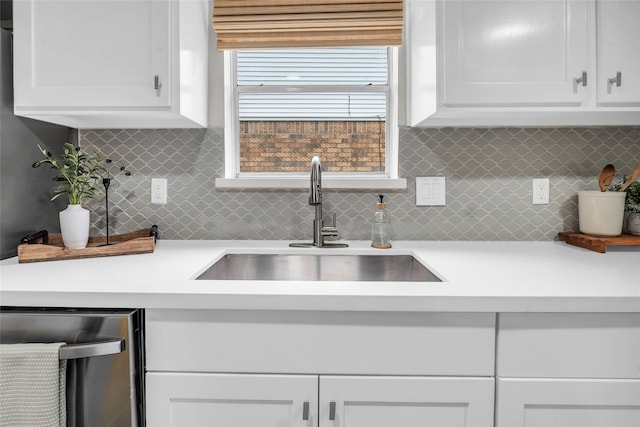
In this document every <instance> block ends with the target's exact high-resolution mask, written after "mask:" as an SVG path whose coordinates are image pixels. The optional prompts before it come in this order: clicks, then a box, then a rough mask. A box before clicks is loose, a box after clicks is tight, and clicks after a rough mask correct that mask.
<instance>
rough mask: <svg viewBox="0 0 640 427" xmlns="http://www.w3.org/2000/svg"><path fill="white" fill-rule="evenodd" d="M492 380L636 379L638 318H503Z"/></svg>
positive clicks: (577, 315) (590, 315)
mask: <svg viewBox="0 0 640 427" xmlns="http://www.w3.org/2000/svg"><path fill="white" fill-rule="evenodd" d="M498 325H499V326H498V356H497V357H498V376H501V377H566V378H640V313H508V314H500V316H499V324H498Z"/></svg>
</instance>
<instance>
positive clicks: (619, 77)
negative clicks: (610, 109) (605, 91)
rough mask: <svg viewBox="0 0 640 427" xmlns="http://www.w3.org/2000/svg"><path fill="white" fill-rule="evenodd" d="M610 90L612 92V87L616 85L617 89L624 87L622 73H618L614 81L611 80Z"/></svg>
mask: <svg viewBox="0 0 640 427" xmlns="http://www.w3.org/2000/svg"><path fill="white" fill-rule="evenodd" d="M608 81H609V90H611V86H613V84H614V83H615V85H616V87H620V86H622V72H621V71H618V72H616V76H615V77H614V78H612V79H609V80H608Z"/></svg>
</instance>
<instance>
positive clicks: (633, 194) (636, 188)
mask: <svg viewBox="0 0 640 427" xmlns="http://www.w3.org/2000/svg"><path fill="white" fill-rule="evenodd" d="M626 180H627V177H626V176H623V177H622V180H621V181H620V182H618V183H616V184H615V185H614V186H613V190H614V191H618V189H619V188H620V187H622V184H623V183H624V182H625V181H626ZM625 191H626V193H627V197H626V198H625V200H624V210H625V212H626V215H627V218H626V231H627V232H628V233H629V234H633V235H635V236H640V181H632V182H631V184H629V186H628V187H627V189H626V190H625Z"/></svg>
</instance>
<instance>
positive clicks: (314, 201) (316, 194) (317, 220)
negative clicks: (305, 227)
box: [289, 156, 349, 248]
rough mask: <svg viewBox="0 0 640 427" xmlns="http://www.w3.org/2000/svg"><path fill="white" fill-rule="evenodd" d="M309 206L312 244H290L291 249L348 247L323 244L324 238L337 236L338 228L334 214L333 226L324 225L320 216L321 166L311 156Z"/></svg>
mask: <svg viewBox="0 0 640 427" xmlns="http://www.w3.org/2000/svg"><path fill="white" fill-rule="evenodd" d="M309 205H311V206H314V207H315V216H314V218H313V243H291V244H290V245H289V246H292V247H311V246H316V247H340V248H345V247H347V246H349V245H347V244H346V243H325V241H324V238H325V237H327V236H337V235H338V227H337V226H336V214H335V213H334V214H333V224H332V225H331V226H325V225H324V219H323V214H322V165H321V164H320V158H319V157H318V156H313V158H312V159H311V176H310V187H309Z"/></svg>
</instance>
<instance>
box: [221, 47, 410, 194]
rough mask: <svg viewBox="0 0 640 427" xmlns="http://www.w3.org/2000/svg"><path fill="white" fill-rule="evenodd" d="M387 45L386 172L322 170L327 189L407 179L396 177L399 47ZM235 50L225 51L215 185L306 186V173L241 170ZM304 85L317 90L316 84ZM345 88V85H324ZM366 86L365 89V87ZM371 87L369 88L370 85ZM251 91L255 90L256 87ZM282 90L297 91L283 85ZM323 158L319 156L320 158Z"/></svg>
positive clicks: (388, 185)
mask: <svg viewBox="0 0 640 427" xmlns="http://www.w3.org/2000/svg"><path fill="white" fill-rule="evenodd" d="M387 49H388V67H389V68H388V93H387V117H386V118H385V120H386V144H385V145H386V147H385V149H386V165H385V172H369V173H363V172H347V173H344V172H343V173H339V172H324V173H323V175H322V184H323V187H324V188H329V189H385V190H403V189H406V185H407V184H406V179H404V178H399V177H398V143H399V129H398V55H399V52H398V50H399V49H398V48H396V47H389V48H387ZM235 56H236V52H235V51H229V50H228V51H225V52H224V110H225V113H224V157H225V160H224V165H225V167H224V170H225V173H224V177H223V178H216V188H219V189H227V190H234V189H236V190H242V189H261V188H264V189H308V187H309V175H308V174H307V173H293V172H272V173H268V172H262V173H248V172H242V173H241V172H240V137H239V124H240V122H239V108H238V102H237V100H238V93H239V92H240V91H241V89H239V88H238V85H237V79H236V77H237V69H236V60H235ZM305 89H311V90H316V91H317V90H318V88H317V87H314V88H309V87H305ZM331 89H334V90H335V89H340V90H344V86H335V87H334V86H330V87H323V88H322V91H331ZM365 90H366V89H365ZM369 90H370V89H369ZM253 91H256V90H255V89H254V90H253ZM283 91H299V90H298V89H295V88H290V87H286V88H283ZM321 160H322V159H321ZM309 162H311V159H309Z"/></svg>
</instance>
